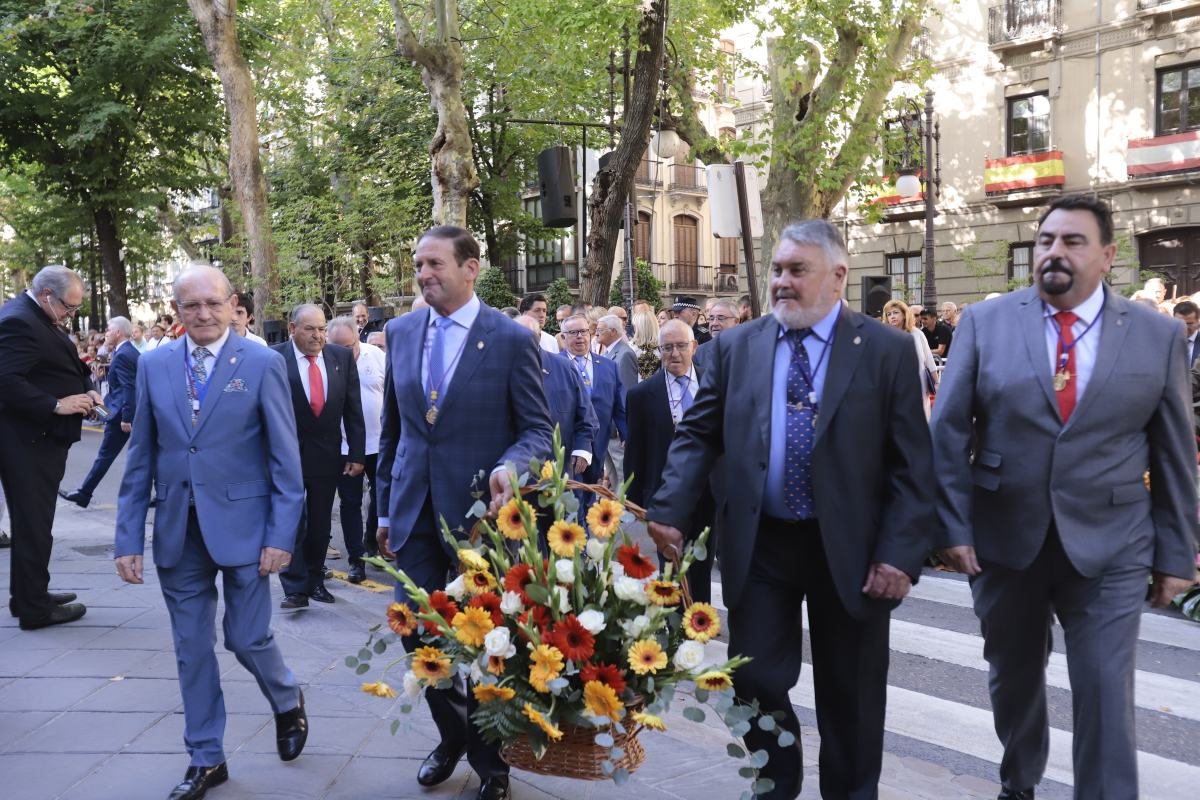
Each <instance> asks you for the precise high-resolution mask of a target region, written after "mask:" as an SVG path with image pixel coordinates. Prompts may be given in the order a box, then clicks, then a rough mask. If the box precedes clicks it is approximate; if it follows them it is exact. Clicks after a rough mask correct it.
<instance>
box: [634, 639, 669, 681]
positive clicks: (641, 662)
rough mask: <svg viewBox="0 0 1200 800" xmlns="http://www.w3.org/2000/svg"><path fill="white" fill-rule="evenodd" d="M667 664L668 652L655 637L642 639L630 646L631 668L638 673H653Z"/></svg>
mask: <svg viewBox="0 0 1200 800" xmlns="http://www.w3.org/2000/svg"><path fill="white" fill-rule="evenodd" d="M666 665H667V654H666V653H665V652H663V649H662V647H661V646H660V645H659V643H658V642H656V641H654V640H653V639H642V640H640V641H637V642H634V643H633V644H632V645H631V646H630V647H629V668H630V669H632V670H633V671H634V672H636V673H637V674H638V675H646V674H650V675H653V674H654V673H656V672H658V671H659V670H660V669H662V668H663V667H665V666H666Z"/></svg>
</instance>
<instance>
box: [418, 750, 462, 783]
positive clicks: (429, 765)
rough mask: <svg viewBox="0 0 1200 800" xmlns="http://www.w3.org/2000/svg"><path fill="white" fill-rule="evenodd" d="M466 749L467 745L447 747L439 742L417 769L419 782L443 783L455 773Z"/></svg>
mask: <svg viewBox="0 0 1200 800" xmlns="http://www.w3.org/2000/svg"><path fill="white" fill-rule="evenodd" d="M466 751H467V748H465V747H446V745H444V744H439V745H438V746H437V747H435V748H434V749H433V752H432V753H430V754H429V755H427V756H425V760H424V761H422V762H421V768H420V769H418V770H417V783H419V784H421V785H422V786H437V785H438V784H439V783H442V782H443V781H445V780H446V779H447V778H449V777H450V776H451V775H453V774H454V768H455V767H457V766H458V762H459V760H460V759H462V757H463V753H465V752H466Z"/></svg>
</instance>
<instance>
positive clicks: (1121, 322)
mask: <svg viewBox="0 0 1200 800" xmlns="http://www.w3.org/2000/svg"><path fill="white" fill-rule="evenodd" d="M1124 324H1125V320H1123V319H1119V320H1117V325H1124Z"/></svg>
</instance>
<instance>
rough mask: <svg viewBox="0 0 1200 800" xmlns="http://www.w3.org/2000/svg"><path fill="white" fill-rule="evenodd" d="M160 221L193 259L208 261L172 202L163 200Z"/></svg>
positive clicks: (160, 206) (159, 208)
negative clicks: (172, 206) (175, 210)
mask: <svg viewBox="0 0 1200 800" xmlns="http://www.w3.org/2000/svg"><path fill="white" fill-rule="evenodd" d="M158 223H159V225H161V226H162V227H163V228H164V229H166V230H167V231H168V232H169V233H170V234H171V240H172V241H174V242H175V245H176V246H177V247H178V248H179V249H180V250H182V251H183V254H184V255H186V256H187V257H188V258H189V259H191V260H192V261H208V259H207V258H205V256H204V253H202V252H200V248H199V247H196V243H195V242H193V241H192V238H191V237H190V236H188V231H187V227H186V226H185V225H184V224H183V221H182V220H181V219H179V216H178V215H177V214H176V213H175V212H174V211H173V210H172V209H171V205H170V203H168V202H166V201H163V203H162V204H160V205H159V207H158Z"/></svg>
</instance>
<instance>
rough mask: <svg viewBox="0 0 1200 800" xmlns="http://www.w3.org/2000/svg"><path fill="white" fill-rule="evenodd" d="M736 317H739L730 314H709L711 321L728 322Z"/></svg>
mask: <svg viewBox="0 0 1200 800" xmlns="http://www.w3.org/2000/svg"><path fill="white" fill-rule="evenodd" d="M734 319H737V317H731V316H730V315H728V314H709V315H708V321H709V322H720V323H726V322H729V321H730V320H734Z"/></svg>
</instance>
